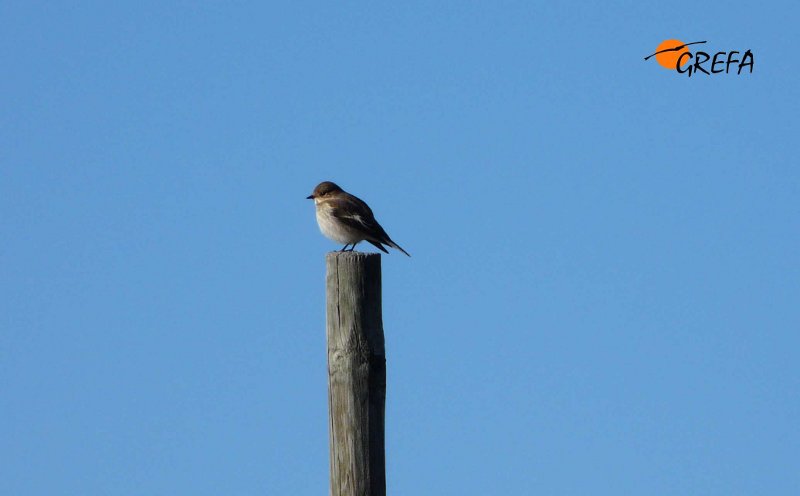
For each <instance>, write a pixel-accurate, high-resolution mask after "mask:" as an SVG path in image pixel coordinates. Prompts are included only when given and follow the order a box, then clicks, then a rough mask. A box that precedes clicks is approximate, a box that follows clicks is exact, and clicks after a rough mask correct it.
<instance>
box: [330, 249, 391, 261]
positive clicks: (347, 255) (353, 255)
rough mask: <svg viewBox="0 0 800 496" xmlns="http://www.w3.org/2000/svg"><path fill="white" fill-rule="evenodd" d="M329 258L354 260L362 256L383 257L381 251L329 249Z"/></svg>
mask: <svg viewBox="0 0 800 496" xmlns="http://www.w3.org/2000/svg"><path fill="white" fill-rule="evenodd" d="M326 257H327V258H341V259H345V260H354V259H361V258H371V257H378V258H380V257H381V254H380V253H364V252H360V251H329V252H328V254H327V255H326Z"/></svg>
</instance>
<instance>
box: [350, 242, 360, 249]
mask: <svg viewBox="0 0 800 496" xmlns="http://www.w3.org/2000/svg"><path fill="white" fill-rule="evenodd" d="M357 244H358V241H356V242H355V243H353V246H351V247H350V251H353V250H355V249H356V245H357Z"/></svg>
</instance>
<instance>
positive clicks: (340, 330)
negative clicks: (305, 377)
mask: <svg viewBox="0 0 800 496" xmlns="http://www.w3.org/2000/svg"><path fill="white" fill-rule="evenodd" d="M326 262H327V321H328V325H327V340H328V415H329V416H328V424H329V431H328V432H329V438H330V462H331V491H330V494H331V496H385V495H386V466H385V464H386V461H385V453H384V405H385V403H386V354H385V351H384V340H383V322H382V318H381V256H380V255H379V254H377V253H358V252H333V253H328V256H327V257H326Z"/></svg>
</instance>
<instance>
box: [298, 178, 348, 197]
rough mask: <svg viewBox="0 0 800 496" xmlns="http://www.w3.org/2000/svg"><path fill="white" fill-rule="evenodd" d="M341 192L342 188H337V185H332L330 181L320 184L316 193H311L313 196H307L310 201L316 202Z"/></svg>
mask: <svg viewBox="0 0 800 496" xmlns="http://www.w3.org/2000/svg"><path fill="white" fill-rule="evenodd" d="M341 191H342V188H340V187H339V186H337V185H336V184H335V183H332V182H330V181H324V182H321V183H319V184H318V185H317V187H316V188H314V191H313V192H312V193H311V195H309V196H307V197H306V198H307V199H309V200H315V202H316V201H317V200H321V199H324V198H326V197H329V196H330V195H332V194H335V193H339V192H341Z"/></svg>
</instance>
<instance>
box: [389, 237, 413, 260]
mask: <svg viewBox="0 0 800 496" xmlns="http://www.w3.org/2000/svg"><path fill="white" fill-rule="evenodd" d="M386 244H387V245H389V246H391V247H392V248H397V249H398V250H400V251H402V252H403V253H405V254H406V256H407V257H410V256H411V255H409V254H408V252H407V251H405V250H404V249H402V248H400V245H398V244H397V243H395V242H394V241H392V240H391V239H387V240H386Z"/></svg>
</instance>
